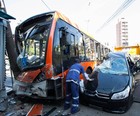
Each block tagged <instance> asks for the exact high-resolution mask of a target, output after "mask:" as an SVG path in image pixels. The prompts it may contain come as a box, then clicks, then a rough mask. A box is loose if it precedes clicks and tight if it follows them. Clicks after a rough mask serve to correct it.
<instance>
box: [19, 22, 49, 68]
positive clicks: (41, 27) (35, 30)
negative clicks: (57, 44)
mask: <svg viewBox="0 0 140 116" xmlns="http://www.w3.org/2000/svg"><path fill="white" fill-rule="evenodd" d="M49 30H50V23H49V24H48V23H39V24H36V25H34V26H32V27H31V28H30V29H28V30H27V31H26V36H25V39H24V45H23V49H22V52H21V54H20V55H19V56H22V57H23V58H24V60H26V63H25V61H24V64H23V62H22V63H20V64H22V67H24V68H30V67H34V66H42V65H44V64H45V51H46V48H47V47H46V44H47V41H48V35H49ZM23 65H24V66H23Z"/></svg>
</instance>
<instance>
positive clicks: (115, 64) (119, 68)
mask: <svg viewBox="0 0 140 116" xmlns="http://www.w3.org/2000/svg"><path fill="white" fill-rule="evenodd" d="M98 68H99V69H100V71H101V72H102V73H109V74H118V75H123V74H125V75H128V69H127V64H126V61H125V59H124V58H108V59H106V60H104V62H103V63H102V64H100V65H99V66H98Z"/></svg>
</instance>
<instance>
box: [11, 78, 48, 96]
mask: <svg viewBox="0 0 140 116" xmlns="http://www.w3.org/2000/svg"><path fill="white" fill-rule="evenodd" d="M46 87H47V83H46V81H42V82H38V83H24V82H20V81H17V80H15V82H14V85H13V90H14V91H15V93H16V94H17V95H23V96H34V95H35V96H38V97H47V94H46Z"/></svg>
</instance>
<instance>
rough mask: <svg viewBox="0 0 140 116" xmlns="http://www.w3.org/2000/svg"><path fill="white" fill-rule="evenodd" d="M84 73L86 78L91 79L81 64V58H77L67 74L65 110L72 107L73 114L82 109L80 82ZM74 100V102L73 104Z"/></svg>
mask: <svg viewBox="0 0 140 116" xmlns="http://www.w3.org/2000/svg"><path fill="white" fill-rule="evenodd" d="M81 73H82V74H83V76H84V78H85V79H86V80H90V78H89V77H88V74H87V73H86V72H85V71H84V68H83V66H82V65H81V64H80V60H79V59H76V60H75V64H73V65H72V66H71V67H70V69H69V71H68V74H67V76H66V98H65V103H64V110H67V109H69V108H70V107H71V114H74V113H77V112H78V111H80V108H79V82H80V74H81ZM71 100H72V104H71Z"/></svg>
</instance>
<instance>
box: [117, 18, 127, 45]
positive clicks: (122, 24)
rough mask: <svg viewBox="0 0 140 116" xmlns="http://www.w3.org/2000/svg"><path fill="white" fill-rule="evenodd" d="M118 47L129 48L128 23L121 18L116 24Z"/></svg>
mask: <svg viewBox="0 0 140 116" xmlns="http://www.w3.org/2000/svg"><path fill="white" fill-rule="evenodd" d="M116 46H117V47H126V46H128V22H127V21H126V20H125V18H121V19H120V20H118V23H117V24H116Z"/></svg>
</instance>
